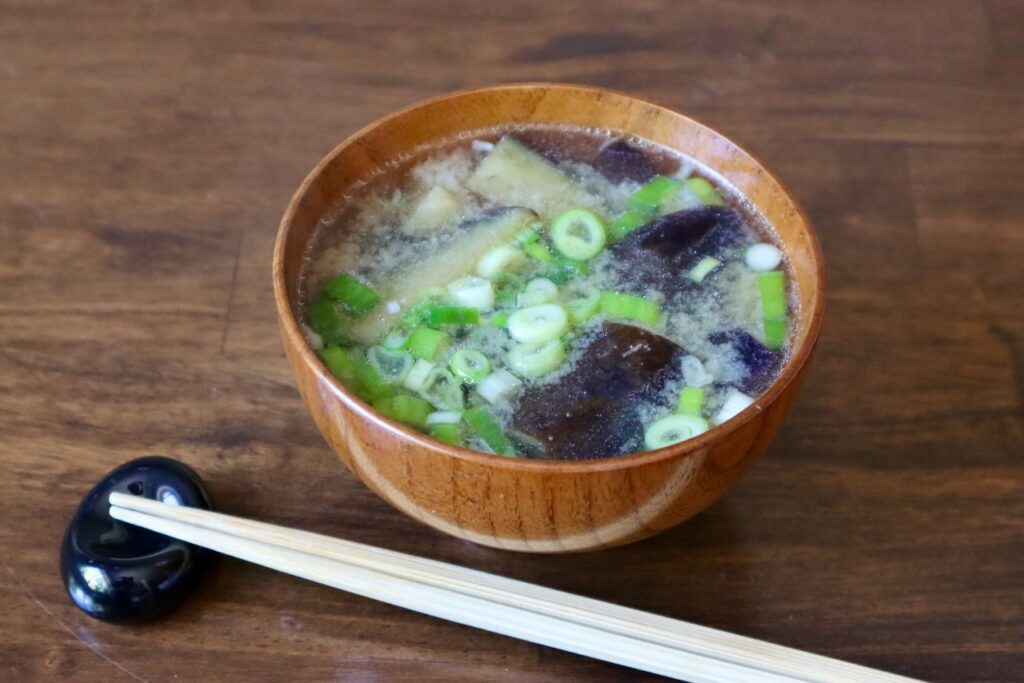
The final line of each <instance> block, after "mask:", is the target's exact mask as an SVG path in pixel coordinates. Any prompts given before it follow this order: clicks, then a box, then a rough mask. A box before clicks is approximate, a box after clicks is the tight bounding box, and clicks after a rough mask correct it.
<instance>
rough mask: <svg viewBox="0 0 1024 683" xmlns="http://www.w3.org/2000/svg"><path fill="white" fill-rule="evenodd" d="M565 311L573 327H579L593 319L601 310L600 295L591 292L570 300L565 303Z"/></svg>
mask: <svg viewBox="0 0 1024 683" xmlns="http://www.w3.org/2000/svg"><path fill="white" fill-rule="evenodd" d="M565 310H566V312H567V313H568V314H569V320H570V321H572V324H573V325H581V324H583V323H585V322H587V321H588V320H590V319H591V318H593V317H594V316H595V315H596V314H597V312H598V311H599V310H601V293H600V292H599V291H597V290H596V289H594V290H591V291H590V292H588V293H587V295H586V296H585V297H580V298H578V299H570V300H568V301H566V302H565Z"/></svg>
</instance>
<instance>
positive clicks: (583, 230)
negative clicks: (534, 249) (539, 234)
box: [551, 209, 608, 261]
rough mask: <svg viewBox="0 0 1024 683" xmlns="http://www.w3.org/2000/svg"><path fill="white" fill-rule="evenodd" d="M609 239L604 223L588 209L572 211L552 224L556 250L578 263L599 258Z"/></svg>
mask: <svg viewBox="0 0 1024 683" xmlns="http://www.w3.org/2000/svg"><path fill="white" fill-rule="evenodd" d="M607 239H608V237H607V231H606V230H605V227H604V221H602V220H601V217H600V216H598V215H597V214H596V213H594V212H593V211H589V210H588V209H570V210H569V211H566V212H565V213H563V214H561V215H560V216H559V217H558V218H556V219H555V220H554V222H553V223H552V224H551V242H552V243H553V244H554V245H555V249H557V250H558V251H560V252H561V253H562V255H564V256H566V257H567V258H571V259H574V260H576V261H589V260H590V259H592V258H594V257H595V256H597V255H598V254H599V253H601V250H602V249H604V245H605V242H606V241H607Z"/></svg>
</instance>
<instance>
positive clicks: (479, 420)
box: [462, 407, 516, 455]
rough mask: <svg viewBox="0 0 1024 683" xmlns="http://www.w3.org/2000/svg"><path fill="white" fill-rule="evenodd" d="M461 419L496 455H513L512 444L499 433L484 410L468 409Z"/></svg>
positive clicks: (495, 421) (499, 429)
mask: <svg viewBox="0 0 1024 683" xmlns="http://www.w3.org/2000/svg"><path fill="white" fill-rule="evenodd" d="M462 419H463V421H465V423H466V424H467V425H469V428H470V429H471V430H472V431H473V433H474V434H476V436H478V437H479V438H480V439H481V440H482V441H483V442H484V443H485V444H487V447H488V448H490V449H491V450H492V451H493V452H494V453H496V454H497V455H515V453H516V451H515V448H513V447H512V442H511V441H509V440H508V437H507V436H505V432H503V431H501V426H500V425H499V424H498V421H497V420H495V419H494V416H493V415H491V412H490V411H489V410H487V409H486V408H480V407H477V408H470V409H469V410H467V411H466V412H465V413H463V414H462Z"/></svg>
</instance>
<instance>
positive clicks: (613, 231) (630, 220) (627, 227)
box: [608, 208, 654, 240]
mask: <svg viewBox="0 0 1024 683" xmlns="http://www.w3.org/2000/svg"><path fill="white" fill-rule="evenodd" d="M653 215H654V212H653V211H651V210H650V209H644V208H635V209H627V210H626V211H625V212H624V213H623V214H622V215H621V216H619V217H618V218H616V219H615V221H614V222H613V223H612V224H611V226H610V227H609V228H608V232H609V233H610V236H611V238H612V239H613V240H620V239H622V238H623V237H625V236H626V235H628V234H629V233H631V232H633V231H634V230H636V229H637V228H639V227H640V226H641V225H644V224H645V223H647V222H648V221H650V220H651V217H652V216H653Z"/></svg>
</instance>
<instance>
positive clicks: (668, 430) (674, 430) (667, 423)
mask: <svg viewBox="0 0 1024 683" xmlns="http://www.w3.org/2000/svg"><path fill="white" fill-rule="evenodd" d="M709 426H710V425H708V421H707V420H705V419H704V418H702V417H700V416H699V415H680V414H678V413H677V414H675V415H666V416H665V417H663V418H661V419H660V420H655V421H654V422H652V423H651V424H650V425H649V426H648V427H647V429H646V430H644V445H645V446H647V448H648V450H652V451H653V450H655V449H657V448H664V447H665V446H671V445H672V444H674V443H679V442H680V441H686V440H687V439H692V438H693V437H695V436H697V435H698V434H703V433H704V432H706V431H708V428H709Z"/></svg>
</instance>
